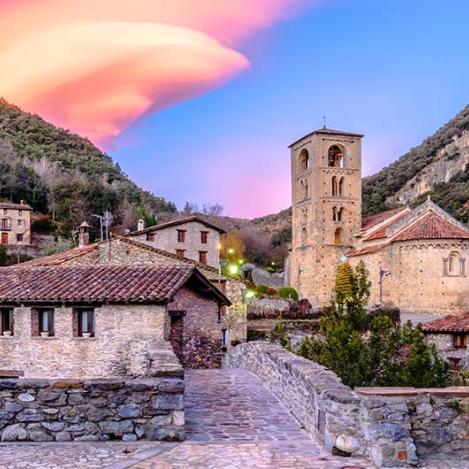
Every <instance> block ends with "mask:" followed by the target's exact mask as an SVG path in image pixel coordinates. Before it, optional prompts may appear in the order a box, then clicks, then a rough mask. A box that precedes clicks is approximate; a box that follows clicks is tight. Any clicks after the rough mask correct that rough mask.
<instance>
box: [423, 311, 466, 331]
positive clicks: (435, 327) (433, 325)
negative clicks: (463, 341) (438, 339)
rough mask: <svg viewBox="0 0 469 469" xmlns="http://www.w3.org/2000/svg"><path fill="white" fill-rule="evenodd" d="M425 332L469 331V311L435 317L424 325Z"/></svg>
mask: <svg viewBox="0 0 469 469" xmlns="http://www.w3.org/2000/svg"><path fill="white" fill-rule="evenodd" d="M422 329H423V330H424V331H425V332H467V333H469V312H467V313H464V314H458V315H456V314H450V315H448V316H444V317H442V318H440V319H435V320H434V321H430V322H427V323H425V324H424V325H423V326H422Z"/></svg>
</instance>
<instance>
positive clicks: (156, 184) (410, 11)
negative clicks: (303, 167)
mask: <svg viewBox="0 0 469 469" xmlns="http://www.w3.org/2000/svg"><path fill="white" fill-rule="evenodd" d="M468 16H469V2H467V1H466V0H451V1H449V2H446V3H445V4H442V3H441V2H440V1H436V0H412V1H408V0H380V1H376V0H236V1H233V0H197V2H195V1H193V0H172V1H171V2H168V1H167V0H132V1H130V0H100V1H99V2H96V1H94V0H80V1H78V0H0V70H2V74H1V75H0V96H3V97H4V98H6V99H7V100H8V101H10V102H13V103H14V104H17V105H20V106H21V107H22V108H23V109H25V110H28V111H32V112H37V113H38V114H40V115H41V116H42V117H44V118H45V119H47V120H49V121H50V122H52V123H54V124H56V125H60V126H62V127H65V128H68V129H71V130H72V131H74V132H77V133H79V134H81V135H83V136H86V137H88V138H89V139H90V140H92V141H93V142H94V143H95V144H97V145H98V146H99V147H100V148H102V149H103V150H105V151H107V152H108V153H109V154H110V155H111V156H112V157H113V158H114V160H115V161H116V162H118V163H119V165H120V166H121V167H122V169H123V170H124V171H125V172H126V173H127V174H128V175H129V176H130V177H131V178H132V179H133V180H134V181H136V182H137V183H138V184H139V185H140V186H142V187H143V188H144V189H147V190H150V191H152V192H153V193H155V194H157V195H160V196H163V197H165V198H166V199H168V200H171V201H173V202H175V203H176V204H177V205H178V207H182V206H183V205H184V203H185V202H186V201H188V202H191V203H197V204H199V205H202V204H204V203H210V202H212V203H215V202H216V203H220V204H221V205H223V207H224V208H225V213H226V214H227V215H231V216H239V217H255V216H260V215H264V214H268V213H273V212H277V211H279V210H281V209H283V208H286V207H288V206H289V204H290V174H289V173H290V169H289V168H290V161H289V159H290V155H289V151H288V148H287V147H288V145H289V144H290V143H291V142H293V141H294V140H296V139H297V138H299V137H301V136H302V135H304V134H306V133H308V132H310V131H311V130H314V129H316V128H319V127H321V126H322V124H323V116H326V122H327V126H328V127H330V128H334V129H342V130H347V131H354V132H360V133H363V134H365V138H364V139H363V173H364V175H368V174H372V173H374V172H376V171H378V170H379V169H380V168H382V167H383V166H385V165H387V164H389V163H390V162H392V161H393V160H395V159H396V158H397V157H399V156H400V155H402V154H403V153H404V152H405V151H407V150H408V149H409V148H410V147H412V146H416V145H418V144H419V143H420V142H421V141H422V140H423V139H424V138H425V137H427V136H428V135H430V134H431V133H433V132H434V131H435V130H436V129H437V128H438V127H439V126H441V125H442V124H444V123H445V122H446V121H447V120H448V119H450V118H451V117H453V116H454V115H455V114H456V113H457V112H459V111H460V110H461V109H462V108H463V107H464V106H465V105H466V104H467V103H468V95H469V87H468V86H467V85H468V78H467V77H469V47H468V45H469V44H468V43H469V32H468V30H467V25H466V18H467V17H468ZM4 71H7V73H4Z"/></svg>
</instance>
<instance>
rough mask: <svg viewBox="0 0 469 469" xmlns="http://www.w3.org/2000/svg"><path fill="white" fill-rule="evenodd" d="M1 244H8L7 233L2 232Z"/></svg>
mask: <svg viewBox="0 0 469 469" xmlns="http://www.w3.org/2000/svg"><path fill="white" fill-rule="evenodd" d="M2 244H8V233H2Z"/></svg>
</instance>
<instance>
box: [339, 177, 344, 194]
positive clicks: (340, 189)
mask: <svg viewBox="0 0 469 469" xmlns="http://www.w3.org/2000/svg"><path fill="white" fill-rule="evenodd" d="M343 196H344V178H343V177H342V178H340V181H339V197H343Z"/></svg>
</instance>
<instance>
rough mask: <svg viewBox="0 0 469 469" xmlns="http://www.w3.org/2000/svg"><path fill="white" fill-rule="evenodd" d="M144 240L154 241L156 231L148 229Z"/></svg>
mask: <svg viewBox="0 0 469 469" xmlns="http://www.w3.org/2000/svg"><path fill="white" fill-rule="evenodd" d="M145 238H146V240H147V241H149V242H150V243H153V242H155V241H156V233H155V232H154V231H149V232H148V233H147V234H146V236H145Z"/></svg>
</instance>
